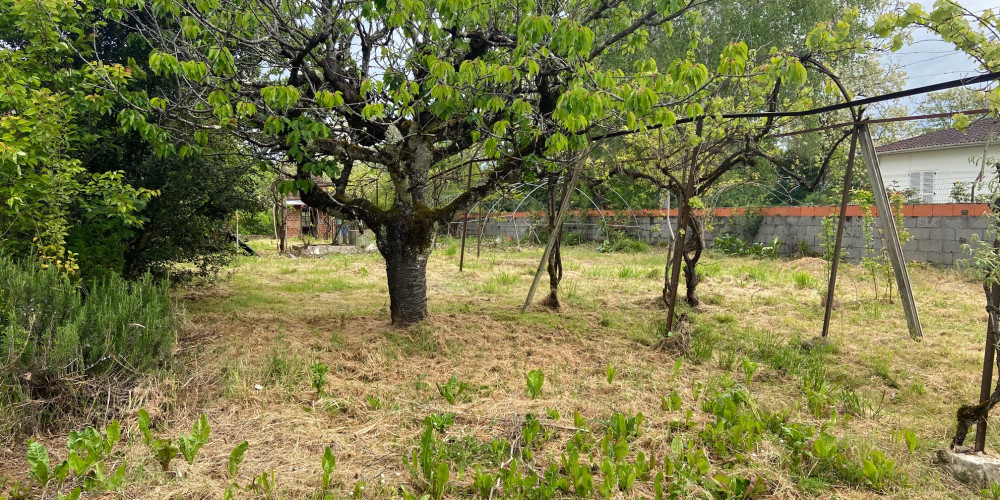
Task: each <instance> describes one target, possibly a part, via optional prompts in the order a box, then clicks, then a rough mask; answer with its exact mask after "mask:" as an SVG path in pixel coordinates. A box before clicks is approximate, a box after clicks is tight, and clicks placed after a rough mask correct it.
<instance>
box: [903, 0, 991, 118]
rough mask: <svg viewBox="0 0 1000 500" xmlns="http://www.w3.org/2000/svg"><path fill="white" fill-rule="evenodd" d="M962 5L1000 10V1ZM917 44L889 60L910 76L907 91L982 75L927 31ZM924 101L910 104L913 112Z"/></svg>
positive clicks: (967, 0)
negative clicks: (897, 64)
mask: <svg viewBox="0 0 1000 500" xmlns="http://www.w3.org/2000/svg"><path fill="white" fill-rule="evenodd" d="M920 3H921V4H923V6H924V8H925V9H927V10H930V9H931V8H933V3H934V2H933V1H927V0H922V1H921V2H920ZM959 3H960V4H961V5H962V6H963V7H966V8H968V9H969V10H971V11H973V12H979V11H982V10H985V9H1000V0H959ZM912 35H913V40H912V43H911V44H909V45H906V46H904V47H903V48H902V49H900V50H899V51H897V52H895V53H894V54H890V55H888V56H886V57H887V58H888V59H889V60H891V61H894V62H897V63H899V64H900V65H901V66H902V69H903V70H904V71H906V73H907V81H906V85H905V88H913V87H921V86H924V85H933V84H935V83H940V82H945V81H949V80H955V79H957V78H963V77H966V76H974V75H977V74H979V73H980V72H981V70H980V69H978V68H977V64H976V63H975V62H974V61H973V60H971V59H969V58H968V57H967V56H966V55H965V54H963V53H961V52H957V51H955V50H954V49H953V48H952V46H951V45H950V44H948V43H945V42H943V41H941V39H940V38H939V37H938V36H937V35H934V34H931V33H929V32H928V31H926V30H923V29H920V30H916V31H914V32H913V33H912ZM920 101H921V99H920V98H914V99H912V100H910V101H909V102H908V104H909V105H910V108H911V109H913V108H915V107H916V106H917V105H918V104H919V103H920Z"/></svg>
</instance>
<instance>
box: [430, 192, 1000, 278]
mask: <svg viewBox="0 0 1000 500" xmlns="http://www.w3.org/2000/svg"><path fill="white" fill-rule="evenodd" d="M987 211H988V207H987V205H986V204H984V203H966V204H958V203H939V204H921V205H905V206H904V207H903V226H904V227H905V228H906V230H907V231H909V233H910V234H911V236H912V238H911V239H910V241H909V242H908V243H907V244H906V245H905V246H904V247H903V255H904V257H905V258H906V260H908V261H917V262H929V263H932V264H937V265H942V266H951V265H954V264H955V262H956V261H957V260H959V259H962V258H964V256H965V252H964V251H963V249H962V245H963V244H965V243H968V242H969V240H970V238H971V237H972V235H973V234H978V235H980V237H981V236H983V234H984V233H985V230H986V224H985V222H984V220H983V218H982V216H983V214H985V213H986V212H987ZM836 213H838V207H832V206H821V207H766V208H759V209H756V210H753V211H751V213H750V215H747V214H746V212H745V210H743V209H740V208H719V209H715V210H714V211H712V212H711V213H710V214H709V213H707V212H704V211H703V212H702V213H701V214H700V215H701V216H702V217H705V216H707V215H710V217H708V218H707V221H708V222H707V225H706V227H707V231H706V234H705V240H706V243H708V244H709V246H711V243H712V241H713V240H714V238H715V236H717V235H722V234H741V233H742V234H743V235H745V237H746V239H747V240H749V241H751V242H755V243H765V244H767V243H771V242H772V241H774V240H775V239H777V240H778V241H780V242H781V243H782V246H781V252H782V253H785V254H792V253H795V252H801V251H805V252H808V253H811V254H821V253H822V246H821V245H822V238H821V236H820V234H821V233H822V231H823V219H824V218H825V217H827V216H830V215H833V214H836ZM872 213H873V215H876V214H877V212H875V211H874V209H873V212H872ZM861 216H862V213H861V208H860V207H857V206H850V207H848V211H847V220H846V226H845V232H844V249H845V251H846V253H847V255H846V258H847V259H848V260H854V261H857V260H860V259H861V257H862V256H863V255H862V253H863V252H862V251H861V249H863V248H864V247H865V246H866V244H867V242H866V241H865V238H864V235H863V234H862V217H861ZM481 222H482V231H483V237H484V238H503V239H511V240H517V241H523V242H528V243H534V242H536V238H538V235H539V233H540V232H541V233H544V232H545V231H546V230H547V229H546V219H545V214H542V213H535V212H517V213H504V214H497V215H494V216H492V217H490V218H488V219H483V220H482V221H481ZM877 223H878V222H877V221H876V224H877ZM668 224H669V227H668ZM748 226H749V228H750V229H751V230H750V231H748V230H747V229H748ZM605 227H609V228H612V229H617V230H622V231H624V232H626V233H627V234H629V235H630V236H632V237H634V238H638V239H641V240H643V241H646V242H647V243H650V244H654V245H655V244H666V243H670V242H671V241H673V239H672V237H671V234H672V232H671V230H670V229H671V228H673V229H674V230H676V228H677V209H673V210H669V211H668V210H636V211H633V212H613V211H604V212H597V211H596V210H591V211H587V212H583V211H579V212H574V213H572V214H570V215H569V219H568V220H567V222H566V223H565V225H564V229H563V231H564V233H563V234H567V233H569V232H579V233H580V236H581V239H583V240H587V241H601V240H603V239H604V238H605V230H604V228H605ZM449 230H450V231H451V232H452V234H454V235H460V234H461V223H454V224H453V225H452V226H451V227H450V228H449ZM479 232H480V220H479V219H477V218H476V217H475V216H472V217H470V219H469V225H468V235H469V236H477V235H479ZM538 239H540V238H538ZM875 245H876V248H878V247H879V246H880V245H881V242H880V241H878V238H876V241H875Z"/></svg>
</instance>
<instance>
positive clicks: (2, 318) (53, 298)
mask: <svg viewBox="0 0 1000 500" xmlns="http://www.w3.org/2000/svg"><path fill="white" fill-rule="evenodd" d="M167 287H168V285H167V282H166V281H158V280H154V279H153V278H152V277H150V276H149V275H146V276H144V277H142V278H141V279H139V280H137V281H135V282H127V281H125V280H123V279H122V278H119V277H117V276H110V277H106V278H103V279H101V280H99V281H97V282H94V283H91V284H89V286H83V285H79V284H76V283H73V282H71V281H69V280H67V279H66V278H65V277H64V276H63V275H62V274H60V273H59V271H57V270H55V269H47V270H43V269H39V268H38V267H37V266H36V264H35V263H34V262H30V261H28V262H21V263H19V262H15V261H13V260H10V259H7V258H2V257H0V406H5V405H11V406H13V405H23V404H25V403H45V404H63V403H66V401H65V400H64V398H63V397H62V396H64V395H66V393H67V392H74V393H76V395H77V396H83V397H86V395H84V394H80V393H79V391H78V390H77V389H78V388H80V387H95V386H99V385H101V384H93V383H84V384H80V383H77V382H79V381H84V380H89V381H93V380H95V379H98V378H112V377H113V378H114V379H115V380H118V381H125V380H130V379H134V378H136V377H137V376H139V375H141V374H142V373H145V372H147V371H149V370H152V369H155V368H157V367H159V366H162V365H164V364H165V363H166V362H167V361H168V358H169V355H170V352H171V349H172V348H173V345H174V338H175V329H176V322H175V317H174V313H173V310H172V305H171V303H170V300H169V298H168V296H167ZM71 399H72V398H71ZM9 409H10V408H9V407H8V410H9ZM0 410H2V408H0ZM70 411H71V409H66V408H61V409H60V412H61V413H67V412H70ZM0 413H7V412H6V411H3V412H0ZM0 416H6V415H0Z"/></svg>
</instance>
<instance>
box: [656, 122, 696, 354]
mask: <svg viewBox="0 0 1000 500" xmlns="http://www.w3.org/2000/svg"><path fill="white" fill-rule="evenodd" d="M704 126H705V120H704V119H703V118H699V119H698V122H697V124H696V126H695V127H696V128H695V134H696V135H697V136H698V138H701V132H702V130H703V129H704ZM700 150H701V142H700V141H699V142H698V143H697V144H695V146H694V149H693V150H692V151H691V168H690V171H689V172H688V174H687V179H686V180H685V182H684V198H683V199H681V200H677V201H678V203H677V205H678V208H680V222H679V223H678V224H677V237H676V238H675V239H674V254H673V259H674V261H673V263H672V264H671V268H670V300H669V301H668V302H667V325H666V330H665V332H666V334H667V335H669V334H670V332H671V331H673V328H674V312H675V311H676V309H677V286H678V282H679V281H680V280H681V261H682V259H683V257H684V246H685V243H686V240H687V233H688V222H689V221H690V219H691V198H692V197H693V196H694V185H695V184H696V183H697V182H698V180H697V178H698V152H699V151H700ZM668 215H669V214H668Z"/></svg>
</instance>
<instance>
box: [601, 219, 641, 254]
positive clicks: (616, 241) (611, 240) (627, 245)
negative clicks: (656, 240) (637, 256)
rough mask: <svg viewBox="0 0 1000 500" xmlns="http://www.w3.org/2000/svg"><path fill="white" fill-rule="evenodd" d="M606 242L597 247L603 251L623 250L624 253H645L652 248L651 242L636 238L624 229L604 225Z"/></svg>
mask: <svg viewBox="0 0 1000 500" xmlns="http://www.w3.org/2000/svg"><path fill="white" fill-rule="evenodd" d="M604 235H605V239H604V243H601V244H600V245H599V246H598V247H597V251H598V252H601V253H611V252H622V253H643V252H648V251H649V249H650V246H649V243H646V242H645V241H642V240H638V239H635V238H633V237H631V236H629V235H627V234H625V232H624V231H621V230H618V229H612V228H609V227H607V226H605V227H604Z"/></svg>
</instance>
